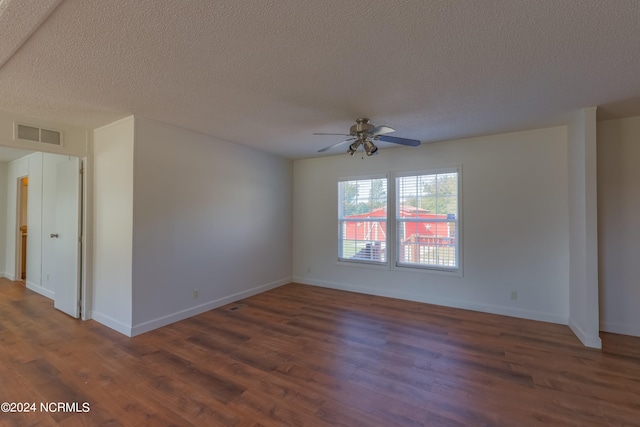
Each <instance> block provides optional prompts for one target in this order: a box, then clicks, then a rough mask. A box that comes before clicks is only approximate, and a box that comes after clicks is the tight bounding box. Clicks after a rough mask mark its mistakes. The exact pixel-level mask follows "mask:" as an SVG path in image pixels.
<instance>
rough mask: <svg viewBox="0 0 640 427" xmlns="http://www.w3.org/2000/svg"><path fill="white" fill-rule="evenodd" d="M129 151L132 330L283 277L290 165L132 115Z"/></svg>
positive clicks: (286, 274) (286, 275) (287, 258)
mask: <svg viewBox="0 0 640 427" xmlns="http://www.w3.org/2000/svg"><path fill="white" fill-rule="evenodd" d="M134 151H135V162H134V216H133V324H134V330H133V334H134V335H135V334H138V333H141V332H144V331H147V330H150V329H153V328H156V327H159V326H163V325H165V324H168V323H171V322H174V321H177V320H180V319H183V318H186V317H189V316H192V315H195V314H198V313H200V312H203V311H206V310H210V309H212V308H215V307H218V306H220V305H223V304H225V303H228V302H232V301H235V300H238V299H240V298H243V297H246V296H249V295H253V294H255V293H258V292H262V291H264V290H267V289H270V288H273V287H276V286H279V285H282V284H285V283H289V282H290V281H291V222H292V200H291V191H292V190H291V186H292V184H291V181H292V169H291V162H290V161H287V160H284V159H281V158H278V157H275V156H273V155H270V154H266V153H263V152H260V151H257V150H254V149H250V148H246V147H243V146H240V145H237V144H232V143H228V142H224V141H220V140H216V139H214V138H211V137H208V136H205V135H202V134H199V133H195V132H191V131H188V130H185V129H181V128H177V127H173V126H170V125H166V124H163V123H159V122H155V121H149V120H143V119H138V118H136V130H135V149H134ZM96 197H101V195H100V194H99V192H98V191H96ZM194 289H198V290H199V297H198V298H197V299H194V298H193V290H194Z"/></svg>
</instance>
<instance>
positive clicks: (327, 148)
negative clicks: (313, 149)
mask: <svg viewBox="0 0 640 427" xmlns="http://www.w3.org/2000/svg"><path fill="white" fill-rule="evenodd" d="M354 139H355V138H349V139H346V140H344V141H340V142H338V143H336V144H333V145H330V146H328V147H325V148H323V149H322V150H318V153H324V152H325V151H327V150H329V149H331V148H333V147H337V146H338V145H342V144H346V143H347V142H351V141H353V140H354Z"/></svg>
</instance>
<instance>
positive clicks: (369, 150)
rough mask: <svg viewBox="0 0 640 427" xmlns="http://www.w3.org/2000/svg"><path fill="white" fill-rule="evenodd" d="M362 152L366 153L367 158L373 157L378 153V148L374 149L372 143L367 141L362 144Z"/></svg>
mask: <svg viewBox="0 0 640 427" xmlns="http://www.w3.org/2000/svg"><path fill="white" fill-rule="evenodd" d="M364 152H365V153H367V156H373V155H374V154H377V153H378V147H376V145H375V144H374V143H373V141H371V140H370V139H367V140H366V141H365V142H364Z"/></svg>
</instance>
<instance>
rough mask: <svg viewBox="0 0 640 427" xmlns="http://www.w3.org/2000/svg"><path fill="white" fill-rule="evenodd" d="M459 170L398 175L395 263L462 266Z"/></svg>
mask: <svg viewBox="0 0 640 427" xmlns="http://www.w3.org/2000/svg"><path fill="white" fill-rule="evenodd" d="M458 188H459V187H458V171H457V170H452V171H446V172H438V173H421V174H416V175H409V176H400V177H397V178H396V227H397V234H396V241H397V262H396V265H398V266H404V267H419V268H431V269H442V270H458V269H459V213H458V206H459V198H458V197H459V194H458Z"/></svg>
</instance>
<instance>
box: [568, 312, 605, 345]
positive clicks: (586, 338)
mask: <svg viewBox="0 0 640 427" xmlns="http://www.w3.org/2000/svg"><path fill="white" fill-rule="evenodd" d="M569 328H571V330H572V331H573V333H574V334H576V337H578V339H579V340H580V341H582V344H584V345H585V346H586V347H591V348H602V340H601V339H600V337H599V336H598V335H593V334H588V333H586V332H585V331H583V330H582V328H580V327H579V326H578V325H577V324H576V323H575V322H574V321H573V320H571V319H569Z"/></svg>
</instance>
